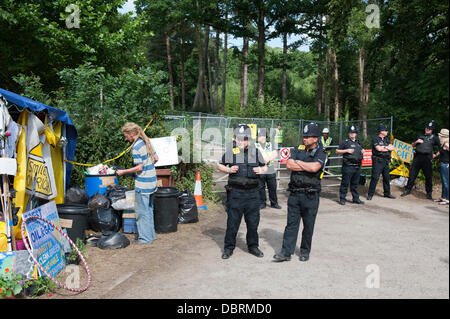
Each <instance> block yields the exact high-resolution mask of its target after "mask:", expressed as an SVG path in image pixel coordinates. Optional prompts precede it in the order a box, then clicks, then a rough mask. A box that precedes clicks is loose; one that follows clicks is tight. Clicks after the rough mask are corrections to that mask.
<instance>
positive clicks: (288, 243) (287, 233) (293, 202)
mask: <svg viewBox="0 0 450 319" xmlns="http://www.w3.org/2000/svg"><path fill="white" fill-rule="evenodd" d="M319 137H320V129H319V125H318V124H317V123H310V124H308V125H306V126H305V128H304V130H303V144H301V145H299V146H298V148H297V149H296V150H295V151H294V152H292V154H291V157H290V158H289V160H288V161H287V164H286V167H287V169H288V170H290V171H291V181H290V183H289V189H288V191H290V192H291V193H290V195H289V199H288V212H287V215H288V216H287V225H286V228H285V230H284V235H283V246H282V250H281V252H280V253H278V254H276V255H275V256H273V258H274V261H275V262H282V261H289V260H291V255H292V254H294V252H295V246H296V243H297V237H298V232H299V227H300V220H301V219H303V231H302V241H301V245H300V261H307V260H308V259H309V254H310V252H311V243H312V237H313V231H314V224H315V220H316V216H317V212H318V209H319V195H320V190H321V179H322V177H323V168H324V165H325V161H326V154H325V151H324V150H323V148H322V147H320V146H319V145H318V142H319Z"/></svg>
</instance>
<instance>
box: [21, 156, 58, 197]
mask: <svg viewBox="0 0 450 319" xmlns="http://www.w3.org/2000/svg"><path fill="white" fill-rule="evenodd" d="M35 176H36V193H41V194H43V195H45V196H50V195H52V194H53V193H52V187H51V182H50V175H49V173H48V169H47V166H45V163H44V162H40V161H37V160H34V159H32V158H28V163H27V173H26V189H27V190H29V191H33V184H34V179H35Z"/></svg>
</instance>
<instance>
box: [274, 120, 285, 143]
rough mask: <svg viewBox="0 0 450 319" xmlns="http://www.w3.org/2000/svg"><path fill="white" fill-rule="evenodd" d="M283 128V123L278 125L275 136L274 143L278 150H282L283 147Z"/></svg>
mask: <svg viewBox="0 0 450 319" xmlns="http://www.w3.org/2000/svg"><path fill="white" fill-rule="evenodd" d="M283 134H284V132H283V128H282V126H281V123H278V124H277V128H276V129H275V136H274V139H273V140H274V142H275V146H276V148H277V149H281V148H282V147H283V146H282V145H283Z"/></svg>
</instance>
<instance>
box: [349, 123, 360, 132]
mask: <svg viewBox="0 0 450 319" xmlns="http://www.w3.org/2000/svg"><path fill="white" fill-rule="evenodd" d="M348 132H349V133H358V128H357V127H356V126H355V125H352V126H350V127H349V128H348Z"/></svg>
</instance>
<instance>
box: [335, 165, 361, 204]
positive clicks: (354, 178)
mask: <svg viewBox="0 0 450 319" xmlns="http://www.w3.org/2000/svg"><path fill="white" fill-rule="evenodd" d="M360 175H361V167H359V166H356V165H355V166H351V165H342V181H341V188H340V190H339V197H340V199H341V200H345V197H346V196H347V190H348V186H349V185H350V191H351V193H352V196H353V200H354V201H356V200H358V199H359V194H358V185H359V177H360Z"/></svg>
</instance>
